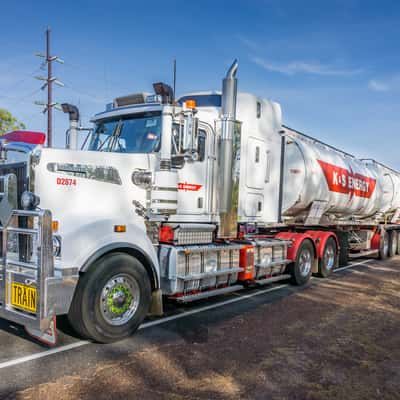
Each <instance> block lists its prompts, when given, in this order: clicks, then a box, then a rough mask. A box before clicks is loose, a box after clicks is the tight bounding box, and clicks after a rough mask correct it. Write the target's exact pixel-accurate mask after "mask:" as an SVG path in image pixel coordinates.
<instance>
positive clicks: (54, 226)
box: [51, 221, 58, 232]
mask: <svg viewBox="0 0 400 400" xmlns="http://www.w3.org/2000/svg"><path fill="white" fill-rule="evenodd" d="M51 226H52V229H53V232H58V221H52V223H51Z"/></svg>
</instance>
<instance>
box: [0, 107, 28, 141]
mask: <svg viewBox="0 0 400 400" xmlns="http://www.w3.org/2000/svg"><path fill="white" fill-rule="evenodd" d="M25 128H26V126H25V124H24V123H22V122H19V121H18V120H17V118H15V117H14V116H13V115H12V114H11V113H10V112H9V111H7V110H5V109H4V108H0V135H4V134H5V133H7V132H11V131H16V130H18V129H25Z"/></svg>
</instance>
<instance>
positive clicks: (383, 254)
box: [378, 230, 389, 260]
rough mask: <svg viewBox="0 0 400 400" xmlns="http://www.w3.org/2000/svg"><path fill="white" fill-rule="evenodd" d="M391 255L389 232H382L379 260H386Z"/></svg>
mask: <svg viewBox="0 0 400 400" xmlns="http://www.w3.org/2000/svg"><path fill="white" fill-rule="evenodd" d="M388 254H389V232H387V231H385V230H382V232H381V234H380V240H379V254H378V258H379V259H380V260H384V259H385V258H387V257H388Z"/></svg>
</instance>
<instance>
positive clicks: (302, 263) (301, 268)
mask: <svg viewBox="0 0 400 400" xmlns="http://www.w3.org/2000/svg"><path fill="white" fill-rule="evenodd" d="M314 257H315V252H314V246H313V245H312V243H311V241H310V240H308V239H304V240H303V242H302V243H301V245H300V247H299V249H298V250H297V255H296V261H295V262H294V263H292V264H291V265H290V273H291V274H292V281H293V283H294V284H296V285H299V286H301V285H305V284H306V283H307V282H308V281H309V280H310V278H311V274H312V266H313V262H314Z"/></svg>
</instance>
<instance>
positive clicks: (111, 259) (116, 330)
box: [68, 253, 151, 343]
mask: <svg viewBox="0 0 400 400" xmlns="http://www.w3.org/2000/svg"><path fill="white" fill-rule="evenodd" d="M150 302H151V286H150V281H149V277H148V275H147V272H146V270H145V268H144V267H143V265H142V264H141V263H140V262H139V261H138V260H137V259H136V258H134V257H132V256H130V255H128V254H124V253H111V254H108V255H106V256H104V257H102V258H101V259H99V260H98V261H96V262H95V263H94V264H93V265H92V266H91V267H90V269H89V270H88V271H87V272H85V274H84V275H83V276H82V277H80V279H79V282H78V286H77V288H76V291H75V295H74V298H73V301H72V304H71V308H70V311H69V313H68V320H69V322H70V324H71V325H72V327H73V328H74V329H75V330H76V331H77V333H79V334H80V335H82V336H83V337H86V338H90V339H93V340H95V341H96V342H99V343H111V342H115V341H118V340H121V339H123V338H125V337H127V336H130V335H131V334H132V333H133V332H135V331H136V330H137V328H138V327H139V325H140V324H141V323H142V321H143V320H144V318H145V317H146V315H147V314H148V311H149V308H150Z"/></svg>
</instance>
